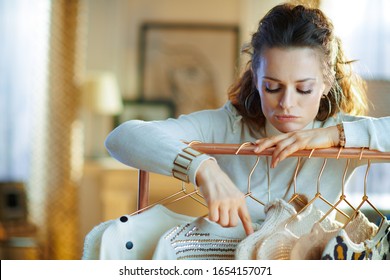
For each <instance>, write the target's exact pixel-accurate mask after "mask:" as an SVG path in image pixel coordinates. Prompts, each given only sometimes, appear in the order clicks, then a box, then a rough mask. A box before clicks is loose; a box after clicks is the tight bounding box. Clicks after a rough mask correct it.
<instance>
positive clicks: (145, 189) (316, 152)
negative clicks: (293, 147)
mask: <svg viewBox="0 0 390 280" xmlns="http://www.w3.org/2000/svg"><path fill="white" fill-rule="evenodd" d="M190 146H191V147H192V148H194V149H195V150H198V151H200V152H203V153H205V154H210V155H218V154H219V155H248V156H271V155H272V153H273V151H274V148H268V149H266V150H264V151H263V152H261V153H260V154H255V153H254V149H255V148H256V145H254V144H248V145H243V144H218V143H217V144H215V143H192V144H190ZM290 157H307V158H311V157H320V158H336V159H339V158H349V159H359V160H361V159H370V160H372V159H374V160H386V159H387V160H390V152H379V151H376V150H368V149H365V148H341V147H332V148H326V149H310V150H300V151H297V152H295V153H293V154H292V155H290ZM148 204H149V172H147V171H145V170H139V177H138V209H142V208H144V207H146V206H147V205H148Z"/></svg>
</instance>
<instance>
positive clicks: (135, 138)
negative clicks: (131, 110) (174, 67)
mask: <svg viewBox="0 0 390 280" xmlns="http://www.w3.org/2000/svg"><path fill="white" fill-rule="evenodd" d="M208 123H210V122H209V121H208V114H207V113H199V114H195V115H192V116H189V115H188V116H187V115H186V116H182V117H180V118H178V119H168V120H164V121H148V122H147V121H141V120H130V121H127V122H125V123H123V124H121V125H119V126H118V127H117V128H115V129H114V130H113V131H112V132H111V133H110V134H109V135H108V137H107V139H106V141H105V146H106V148H107V150H108V152H109V154H110V155H111V156H112V157H113V158H115V159H117V160H118V161H120V162H122V163H124V164H126V165H128V166H132V167H135V168H138V169H142V170H146V171H150V172H153V173H159V174H163V175H168V176H169V175H172V169H173V162H174V160H175V158H176V156H177V155H178V154H179V153H180V152H181V151H182V149H183V148H185V147H187V146H188V145H187V144H185V143H184V142H183V141H193V140H198V141H205V140H208V138H209V136H208V135H207V133H208V132H207V129H208ZM205 129H206V130H205ZM209 158H211V157H210V156H208V155H201V156H199V157H197V158H196V159H195V160H194V162H193V165H192V167H197V166H198V165H199V163H200V162H201V161H203V160H206V159H209ZM195 171H196V170H190V172H191V175H192V177H191V182H194V181H195Z"/></svg>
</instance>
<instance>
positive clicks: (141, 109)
mask: <svg viewBox="0 0 390 280" xmlns="http://www.w3.org/2000/svg"><path fill="white" fill-rule="evenodd" d="M174 116H175V105H174V103H173V102H171V101H169V100H124V101H123V111H122V112H121V114H120V115H118V116H116V117H115V121H114V122H115V126H118V125H119V124H121V123H124V122H126V121H128V120H143V121H154V120H165V119H168V118H171V117H174Z"/></svg>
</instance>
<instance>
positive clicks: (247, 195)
mask: <svg viewBox="0 0 390 280" xmlns="http://www.w3.org/2000/svg"><path fill="white" fill-rule="evenodd" d="M247 145H254V144H253V143H252V142H245V143H243V144H241V145H240V146H239V147H238V149H237V151H236V152H235V154H236V155H238V154H239V152H240V150H241V149H242V148H244V147H245V146H247ZM259 161H260V156H257V158H256V161H255V164H254V165H253V167H252V169H251V171H250V172H249V176H248V183H247V192H246V194H245V197H250V198H251V199H253V200H254V201H256V202H257V203H259V204H261V205H263V206H265V203H264V202H262V201H260V200H259V199H257V198H256V197H254V196H253V195H252V190H251V178H252V174H253V172H254V171H255V169H256V167H257V165H258V163H259ZM267 175H268V177H267V178H268V198H269V194H270V180H269V174H268V173H267Z"/></svg>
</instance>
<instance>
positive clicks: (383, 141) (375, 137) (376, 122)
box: [343, 117, 390, 152]
mask: <svg viewBox="0 0 390 280" xmlns="http://www.w3.org/2000/svg"><path fill="white" fill-rule="evenodd" d="M343 125H344V131H345V138H346V143H345V146H346V147H350V148H360V147H367V148H369V149H372V150H378V151H381V152H388V151H390V137H389V132H390V117H383V118H362V119H358V120H355V121H346V122H343Z"/></svg>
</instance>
